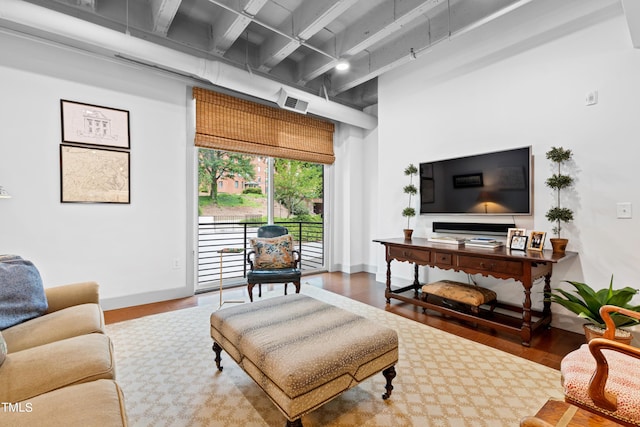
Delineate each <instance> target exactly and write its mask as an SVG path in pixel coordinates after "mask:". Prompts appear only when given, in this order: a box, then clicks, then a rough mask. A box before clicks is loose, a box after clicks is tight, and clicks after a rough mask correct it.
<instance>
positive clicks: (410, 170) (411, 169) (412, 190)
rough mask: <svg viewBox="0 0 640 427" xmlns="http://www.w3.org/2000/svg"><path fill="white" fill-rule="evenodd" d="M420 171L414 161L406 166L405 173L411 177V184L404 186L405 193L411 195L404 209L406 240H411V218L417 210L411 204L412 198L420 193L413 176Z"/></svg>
mask: <svg viewBox="0 0 640 427" xmlns="http://www.w3.org/2000/svg"><path fill="white" fill-rule="evenodd" d="M417 173H418V168H416V167H415V166H414V165H413V163H411V164H410V165H409V166H407V167H406V169H405V170H404V174H405V175H406V176H408V177H409V185H405V186H404V189H403V191H404V193H405V194H408V195H409V203H408V205H407V207H406V208H404V209H403V210H402V216H403V217H406V218H407V228H405V229H404V238H405V240H411V236H412V234H413V230H412V229H411V218H413V217H414V216H416V210H415V209H414V208H413V207H412V206H411V199H412V197H413V196H415V195H416V194H417V193H418V189H417V188H416V186H415V185H413V176H414V175H416V174H417Z"/></svg>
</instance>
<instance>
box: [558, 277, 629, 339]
mask: <svg viewBox="0 0 640 427" xmlns="http://www.w3.org/2000/svg"><path fill="white" fill-rule="evenodd" d="M566 282H567V283H569V284H571V285H572V286H573V287H574V288H575V291H574V292H573V293H572V292H567V291H565V290H563V289H554V290H553V291H552V292H551V293H550V294H549V300H550V301H551V302H554V303H556V304H560V305H561V306H563V307H564V308H566V309H567V310H569V311H571V312H573V313H575V314H577V315H578V317H581V318H583V319H586V320H588V321H589V323H586V324H584V332H585V336H586V338H587V342H589V340H591V339H592V338H595V337H599V336H602V334H603V333H604V330H605V328H606V327H605V324H604V320H602V317H600V307H602V306H603V305H615V306H617V307H622V308H626V309H627V310H631V311H637V312H640V305H637V306H632V305H630V304H629V302H630V301H631V299H632V298H633V296H634V295H636V294H637V293H638V289H634V288H630V287H628V286H626V287H624V288H621V289H613V275H612V276H611V281H610V282H609V288H605V289H600V290H599V291H597V292H596V291H595V290H593V289H592V288H591V287H590V286H589V285H587V284H586V283H581V282H576V281H570V280H567V281H566ZM611 319H612V320H613V322H614V323H615V325H616V340H619V341H623V342H626V343H627V344H629V343H630V342H631V338H632V336H631V333H630V332H629V331H627V330H624V329H621V328H622V327H624V326H631V325H635V324H637V323H639V322H638V320H636V319H633V318H631V317H628V316H624V315H622V314H619V313H611Z"/></svg>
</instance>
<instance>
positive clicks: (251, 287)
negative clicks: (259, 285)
mask: <svg viewBox="0 0 640 427" xmlns="http://www.w3.org/2000/svg"><path fill="white" fill-rule="evenodd" d="M254 286H255V283H249V284H247V291H248V292H249V301H251V302H253V287H254Z"/></svg>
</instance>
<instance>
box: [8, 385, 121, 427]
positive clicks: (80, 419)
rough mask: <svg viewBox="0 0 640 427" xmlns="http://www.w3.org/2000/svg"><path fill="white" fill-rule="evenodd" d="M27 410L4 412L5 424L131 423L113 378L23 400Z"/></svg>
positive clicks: (117, 425)
mask: <svg viewBox="0 0 640 427" xmlns="http://www.w3.org/2000/svg"><path fill="white" fill-rule="evenodd" d="M20 403H21V404H20V405H19V406H18V409H20V408H21V409H22V410H23V412H15V411H4V413H3V414H2V421H0V424H1V425H7V426H12V427H31V426H45V425H46V426H47V427H68V426H96V427H97V426H100V427H122V426H126V425H127V415H126V411H125V405H124V397H123V395H122V390H121V389H120V387H118V385H117V384H116V383H115V382H114V381H112V380H97V381H92V382H89V383H83V384H78V385H73V386H69V387H64V388H62V389H60V390H56V391H52V392H49V393H45V394H41V395H40V396H36V397H34V398H31V399H29V400H28V401H26V402H20Z"/></svg>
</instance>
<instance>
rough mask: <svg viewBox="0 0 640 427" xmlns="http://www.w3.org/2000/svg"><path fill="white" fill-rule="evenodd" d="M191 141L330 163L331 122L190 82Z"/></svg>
mask: <svg viewBox="0 0 640 427" xmlns="http://www.w3.org/2000/svg"><path fill="white" fill-rule="evenodd" d="M193 97H194V98H195V100H196V140H195V145H196V146H197V147H205V148H213V149H216V150H225V151H235V152H239V153H247V154H258V155H262V156H270V157H280V158H284V159H293V160H302V161H307V162H314V163H324V164H331V163H333V162H334V161H335V156H334V155H333V131H334V125H333V123H329V122H325V121H323V120H318V119H315V118H311V117H307V116H303V115H301V114H298V113H293V112H290V111H286V110H280V109H278V108H273V107H269V106H266V105H261V104H257V103H255V102H251V101H245V100H242V99H238V98H234V97H232V96H229V95H224V94H221V93H217V92H212V91H210V90H206V89H201V88H193Z"/></svg>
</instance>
